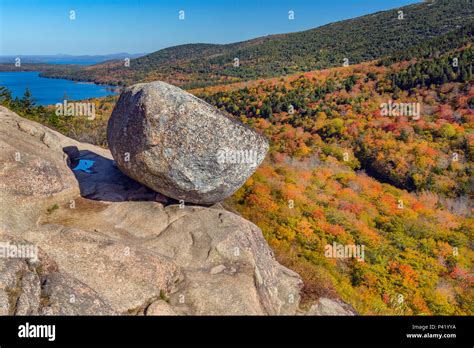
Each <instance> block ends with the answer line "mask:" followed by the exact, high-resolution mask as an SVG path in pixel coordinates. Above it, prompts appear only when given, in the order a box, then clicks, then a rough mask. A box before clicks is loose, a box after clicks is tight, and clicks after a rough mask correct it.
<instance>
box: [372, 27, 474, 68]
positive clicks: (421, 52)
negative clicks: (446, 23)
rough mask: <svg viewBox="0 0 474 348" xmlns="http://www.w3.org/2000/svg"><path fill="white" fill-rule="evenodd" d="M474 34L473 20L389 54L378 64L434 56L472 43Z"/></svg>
mask: <svg viewBox="0 0 474 348" xmlns="http://www.w3.org/2000/svg"><path fill="white" fill-rule="evenodd" d="M473 35H474V22H470V23H467V24H466V25H464V26H463V27H462V28H459V29H456V30H453V31H451V32H449V33H447V34H445V35H441V36H440V37H437V38H435V39H432V40H428V41H426V42H423V43H420V44H419V45H417V46H413V47H409V48H406V49H403V50H400V51H398V52H395V53H392V54H391V55H390V56H387V57H384V58H382V59H380V60H379V61H378V63H377V65H378V66H387V67H388V66H390V65H392V64H394V63H397V62H402V61H410V60H412V59H413V58H423V59H427V58H436V57H439V56H440V55H443V54H445V53H447V52H449V51H452V50H454V49H456V48H458V47H463V46H467V45H469V44H471V43H472V41H473Z"/></svg>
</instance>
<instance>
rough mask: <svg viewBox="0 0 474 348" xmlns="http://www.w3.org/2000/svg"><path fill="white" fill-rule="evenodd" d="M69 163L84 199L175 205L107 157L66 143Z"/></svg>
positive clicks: (171, 200) (65, 148) (64, 149)
mask: <svg viewBox="0 0 474 348" xmlns="http://www.w3.org/2000/svg"><path fill="white" fill-rule="evenodd" d="M63 151H64V152H65V153H66V154H67V155H68V166H69V168H71V170H72V172H73V173H74V175H75V177H76V179H77V181H78V183H79V188H80V190H81V196H82V197H84V198H88V199H92V200H98V201H107V202H122V201H157V202H160V203H163V204H176V203H177V202H176V201H175V200H174V199H171V198H168V197H166V196H163V195H162V194H160V193H157V192H154V191H153V190H151V189H149V188H148V187H146V186H144V185H142V184H140V183H138V182H136V181H135V180H133V179H131V178H129V177H128V176H126V175H125V174H123V173H122V172H121V171H120V170H119V169H118V168H117V167H116V165H115V162H114V161H113V160H111V159H109V158H106V157H104V156H101V155H99V154H97V153H95V152H92V151H89V150H79V149H78V148H77V147H76V146H66V147H64V148H63Z"/></svg>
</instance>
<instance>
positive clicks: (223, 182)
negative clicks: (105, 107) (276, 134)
mask: <svg viewBox="0 0 474 348" xmlns="http://www.w3.org/2000/svg"><path fill="white" fill-rule="evenodd" d="M107 140H108V144H109V148H110V151H111V152H112V156H113V157H114V159H115V161H116V163H117V165H118V167H119V168H120V170H121V171H122V172H124V173H125V174H126V175H128V176H129V177H131V178H133V179H135V180H137V181H139V182H140V183H142V184H144V185H146V186H148V187H149V188H151V189H153V190H155V191H157V192H160V193H162V194H164V195H166V196H168V197H171V198H174V199H177V200H184V201H186V202H192V203H199V204H211V203H215V202H218V201H222V200H224V199H225V198H226V197H228V196H230V195H231V194H233V193H234V192H235V191H236V190H237V189H239V188H240V187H241V186H242V184H244V182H245V181H246V180H247V179H248V177H250V175H252V173H253V172H254V171H255V169H256V168H257V167H258V165H259V164H260V163H261V162H262V161H263V159H264V158H265V155H266V152H267V150H268V142H267V140H266V139H265V138H264V137H263V136H261V135H260V134H258V133H256V132H255V131H253V130H252V129H250V128H249V127H247V126H245V125H244V124H242V123H240V122H239V121H237V120H234V119H233V118H231V116H229V115H227V114H225V113H224V112H221V111H219V110H217V109H215V108H214V107H212V106H211V105H209V104H208V103H206V102H204V101H202V100H200V99H199V98H197V97H195V96H193V95H191V94H189V93H187V92H185V91H183V90H181V89H180V88H177V87H174V86H172V85H169V84H167V83H164V82H152V83H144V84H137V85H134V86H131V87H129V88H127V89H126V90H125V91H124V92H123V93H122V94H121V96H120V99H119V101H118V102H117V104H116V106H115V108H114V111H113V113H112V116H111V118H110V120H109V124H108V129H107Z"/></svg>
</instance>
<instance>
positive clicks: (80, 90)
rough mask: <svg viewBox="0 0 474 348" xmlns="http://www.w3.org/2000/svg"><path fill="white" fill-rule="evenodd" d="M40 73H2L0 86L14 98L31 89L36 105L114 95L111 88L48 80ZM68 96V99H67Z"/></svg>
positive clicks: (0, 73)
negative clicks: (7, 90)
mask: <svg viewBox="0 0 474 348" xmlns="http://www.w3.org/2000/svg"><path fill="white" fill-rule="evenodd" d="M39 74H40V73H39V72H0V86H5V87H6V88H8V89H9V90H10V91H11V92H12V96H13V98H15V97H18V98H21V97H23V94H24V93H25V89H26V88H29V89H30V92H31V95H32V96H33V99H34V102H35V104H36V105H51V104H56V103H62V102H63V101H64V99H67V100H81V99H87V98H98V97H105V96H108V95H114V94H116V93H115V92H113V91H111V90H109V88H113V87H110V86H99V85H95V84H93V83H84V82H76V81H70V80H64V79H48V78H44V77H40V76H39ZM65 96H66V98H65Z"/></svg>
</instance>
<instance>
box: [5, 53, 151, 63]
mask: <svg viewBox="0 0 474 348" xmlns="http://www.w3.org/2000/svg"><path fill="white" fill-rule="evenodd" d="M144 55H146V53H133V54H130V53H126V52H121V53H112V54H101V55H71V54H54V55H21V54H20V55H16V56H12V55H5V56H0V63H2V64H9V63H14V62H15V59H16V58H20V59H21V62H22V63H23V64H25V63H26V64H42V63H46V64H80V65H87V64H97V63H103V62H105V61H108V60H113V59H124V58H130V59H133V58H138V57H142V56H144Z"/></svg>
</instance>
